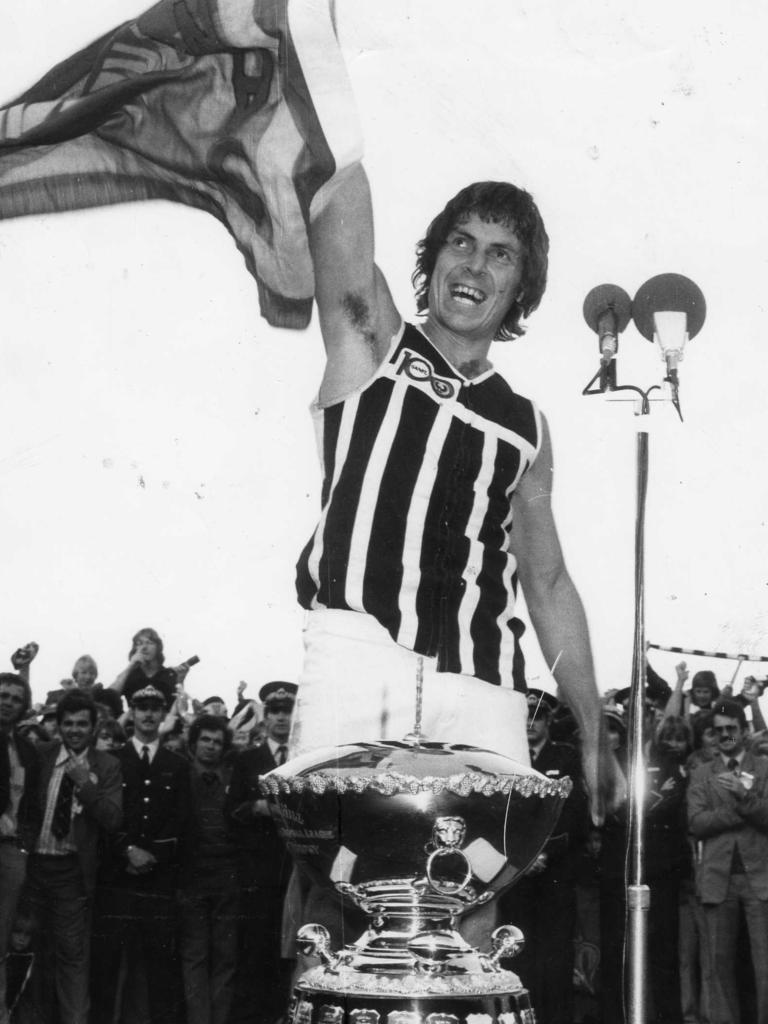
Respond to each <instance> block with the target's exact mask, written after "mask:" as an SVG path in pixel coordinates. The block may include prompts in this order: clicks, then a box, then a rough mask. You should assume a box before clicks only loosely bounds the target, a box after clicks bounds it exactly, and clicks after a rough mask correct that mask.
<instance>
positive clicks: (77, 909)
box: [29, 690, 123, 1024]
mask: <svg viewBox="0 0 768 1024" xmlns="http://www.w3.org/2000/svg"><path fill="white" fill-rule="evenodd" d="M96 719H97V712H96V705H95V704H94V703H93V701H92V700H91V699H90V697H88V696H87V694H85V693H83V692H82V691H80V690H71V691H69V692H67V693H66V694H65V695H64V696H63V697H62V698H61V700H60V701H59V703H58V704H57V706H56V720H57V722H58V728H59V734H60V736H61V739H59V740H54V741H53V742H52V743H50V744H46V745H44V746H43V747H41V748H39V751H38V752H39V755H40V779H39V785H38V793H37V799H38V801H39V811H40V816H41V818H42V828H41V830H40V835H39V836H38V839H37V842H36V843H35V847H34V852H33V853H32V856H31V858H30V862H29V892H30V900H31V904H32V908H33V911H34V914H35V918H36V920H37V922H38V925H39V926H41V933H42V935H43V936H44V939H45V940H46V941H47V942H48V943H50V944H51V946H52V953H53V957H52V966H53V978H54V982H55V989H56V998H57V1002H58V1019H59V1021H60V1022H61V1024H87V1021H88V1013H89V1008H90V1000H89V994H88V976H89V943H90V930H91V929H90V924H91V901H92V898H93V893H94V890H95V887H96V872H97V867H98V846H99V839H100V836H101V834H102V833H104V834H106V833H114V832H116V831H117V830H118V828H119V827H120V823H121V821H122V808H123V788H122V776H121V774H120V765H119V763H118V762H117V761H116V760H115V758H114V757H111V756H110V755H109V754H105V753H102V752H100V751H97V750H94V749H93V748H92V746H91V743H92V742H93V736H94V731H95V728H96Z"/></svg>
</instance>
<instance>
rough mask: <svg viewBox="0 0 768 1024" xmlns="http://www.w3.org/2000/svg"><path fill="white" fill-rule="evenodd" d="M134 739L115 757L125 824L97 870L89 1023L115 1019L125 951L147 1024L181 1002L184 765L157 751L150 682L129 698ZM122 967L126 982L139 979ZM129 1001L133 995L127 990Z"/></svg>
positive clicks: (158, 707)
mask: <svg viewBox="0 0 768 1024" xmlns="http://www.w3.org/2000/svg"><path fill="white" fill-rule="evenodd" d="M130 703H131V710H132V713H133V724H134V734H133V737H132V738H131V739H130V740H129V742H128V743H126V745H125V746H124V747H123V748H122V749H121V750H119V751H116V755H115V756H117V757H118V759H119V760H120V762H121V767H122V773H123V826H122V829H121V831H120V832H119V833H118V834H117V835H116V836H115V837H114V840H113V842H112V844H111V846H110V848H109V850H108V851H107V856H106V859H105V862H104V864H103V865H102V871H101V879H102V886H101V893H100V896H101V898H100V900H99V907H100V913H99V920H98V923H97V927H96V929H95V935H96V941H95V945H94V972H93V976H94V981H95V989H96V991H95V993H94V1009H95V1019H96V1020H103V1021H108V1020H112V1019H113V1013H114V1009H115V1007H114V999H115V992H116V991H117V989H118V986H117V978H118V974H119V970H120V957H121V952H122V950H123V949H126V950H128V953H129V956H131V957H135V956H138V957H140V958H141V960H142V961H143V967H144V974H145V976H146V980H147V998H148V1003H149V1005H148V1007H147V1009H148V1019H149V1021H150V1022H151V1024H175V1021H176V1020H177V1019H178V1017H179V1013H180V1006H181V1005H182V992H181V973H180V966H179V961H178V957H177V950H176V904H175V890H176V881H177V874H178V867H179V864H180V859H181V852H182V846H183V843H184V840H185V837H186V833H187V830H188V825H189V819H190V808H191V797H190V767H189V763H188V762H187V761H186V760H185V759H184V758H182V757H180V756H179V755H178V754H175V753H173V752H172V751H170V750H166V749H164V748H163V747H162V746H160V740H159V729H160V723H161V722H162V720H163V718H164V717H165V713H166V710H167V698H166V695H165V694H164V693H163V692H162V691H161V690H159V689H158V688H157V687H155V686H153V685H152V684H151V683H148V684H147V685H145V686H144V687H142V688H141V689H140V690H137V691H136V692H135V693H134V694H132V696H131V701H130ZM136 966H137V965H136V964H132V963H131V962H129V963H128V971H127V978H128V979H129V981H128V985H130V984H131V982H130V979H132V978H135V977H136V976H137V972H136V971H135V970H134V969H132V968H135V967H136ZM126 995H127V997H128V998H129V999H130V998H131V996H133V995H135V993H132V992H130V991H128V992H127V993H126Z"/></svg>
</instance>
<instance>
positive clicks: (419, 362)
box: [397, 348, 456, 398]
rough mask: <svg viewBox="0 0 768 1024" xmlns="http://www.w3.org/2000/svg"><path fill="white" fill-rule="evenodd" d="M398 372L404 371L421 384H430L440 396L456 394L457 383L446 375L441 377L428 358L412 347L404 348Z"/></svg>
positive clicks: (407, 375)
mask: <svg viewBox="0 0 768 1024" xmlns="http://www.w3.org/2000/svg"><path fill="white" fill-rule="evenodd" d="M397 373H398V374H400V373H404V374H405V375H406V377H409V378H410V379H411V380H415V381H417V382H418V383H420V384H429V386H430V387H431V388H432V390H433V392H434V393H435V395H437V397H438V398H453V397H454V396H455V394H456V384H455V383H454V381H452V380H448V379H447V378H446V377H440V376H439V375H438V374H436V373H435V368H434V366H433V365H432V363H430V361H429V360H428V359H425V358H424V356H421V355H419V354H418V352H412V351H411V349H409V348H406V349H403V356H402V359H401V360H400V365H399V366H398V368H397Z"/></svg>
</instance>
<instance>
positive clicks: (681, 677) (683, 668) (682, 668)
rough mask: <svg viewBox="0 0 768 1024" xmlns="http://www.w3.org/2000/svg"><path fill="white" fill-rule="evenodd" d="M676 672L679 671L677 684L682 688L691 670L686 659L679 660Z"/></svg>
mask: <svg viewBox="0 0 768 1024" xmlns="http://www.w3.org/2000/svg"><path fill="white" fill-rule="evenodd" d="M675 672H676V673H677V686H678V688H679V689H681V690H682V688H683V684H684V683H685V682H686V681H687V679H688V676H689V675H690V672H689V671H688V665H687V663H686V662H684V661H679V662H678V663H677V665H675Z"/></svg>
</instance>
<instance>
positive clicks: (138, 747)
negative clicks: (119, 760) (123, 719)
mask: <svg viewBox="0 0 768 1024" xmlns="http://www.w3.org/2000/svg"><path fill="white" fill-rule="evenodd" d="M131 743H132V744H133V746H134V749H135V751H136V753H137V754H138V755H139V757H141V752H142V750H143V748H144V747H147V748H148V750H149V760H150V761H152V760H154V757H155V754H156V753H157V749H158V747H159V746H160V737H159V736H158V738H157V739H156V740H153V741H152V743H142V742H141V740H137V739H136V737H135V736H131Z"/></svg>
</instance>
